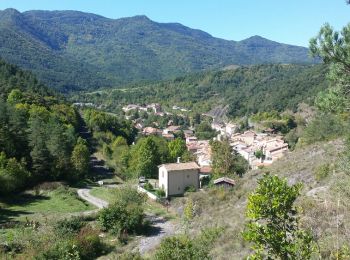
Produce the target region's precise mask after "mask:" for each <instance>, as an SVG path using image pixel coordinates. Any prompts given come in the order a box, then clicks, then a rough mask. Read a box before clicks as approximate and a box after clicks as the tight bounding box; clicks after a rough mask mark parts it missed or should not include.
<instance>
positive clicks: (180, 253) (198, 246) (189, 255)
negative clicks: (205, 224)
mask: <svg viewBox="0 0 350 260" xmlns="http://www.w3.org/2000/svg"><path fill="white" fill-rule="evenodd" d="M221 231H222V230H221V229H219V228H213V229H207V230H203V231H202V233H201V235H200V236H198V237H196V238H195V239H190V238H189V237H188V236H187V235H180V236H174V237H167V238H165V239H163V241H162V242H161V244H160V247H159V249H158V250H157V252H156V254H155V259H157V260H173V259H174V260H177V259H195V260H196V259H198V260H199V259H210V258H209V253H210V250H211V247H212V245H213V243H214V242H215V240H216V239H217V238H218V237H219V234H220V233H221Z"/></svg>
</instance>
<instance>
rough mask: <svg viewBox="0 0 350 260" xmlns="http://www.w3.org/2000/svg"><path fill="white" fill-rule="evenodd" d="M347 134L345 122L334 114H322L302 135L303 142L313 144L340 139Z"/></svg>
mask: <svg viewBox="0 0 350 260" xmlns="http://www.w3.org/2000/svg"><path fill="white" fill-rule="evenodd" d="M344 133H345V125H344V123H343V120H342V119H341V118H339V117H337V116H335V115H332V114H320V115H318V116H317V117H316V118H315V119H314V120H313V121H311V122H310V123H309V124H308V125H307V127H306V128H305V131H304V133H303V134H302V139H301V140H302V142H303V143H305V144H312V143H315V142H319V141H327V140H331V139H334V138H338V137H340V136H342V135H344Z"/></svg>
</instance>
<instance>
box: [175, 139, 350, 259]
mask: <svg viewBox="0 0 350 260" xmlns="http://www.w3.org/2000/svg"><path fill="white" fill-rule="evenodd" d="M343 148H344V146H343V142H342V141H341V140H336V141H331V142H325V143H319V144H314V145H310V146H307V147H302V148H298V149H296V150H295V151H293V152H290V153H288V154H287V156H286V157H284V158H282V159H281V160H279V161H278V162H276V163H275V164H273V165H272V166H271V167H268V168H264V169H260V170H256V171H250V172H248V173H247V174H246V175H245V176H244V177H243V178H240V179H237V186H236V187H235V188H234V189H233V190H232V191H224V190H221V189H208V190H205V191H203V192H197V193H192V194H188V195H187V196H189V197H191V198H192V200H193V201H194V203H195V209H196V217H195V218H194V220H193V223H192V224H191V227H190V232H191V233H197V232H199V230H201V229H202V228H206V227H212V226H222V227H225V231H224V232H223V234H222V236H221V237H220V239H219V240H218V241H217V243H216V245H215V247H214V249H213V250H212V252H211V254H212V256H213V258H214V259H243V258H244V257H245V256H247V255H248V254H249V244H247V243H246V242H245V241H243V239H242V237H241V232H242V231H243V228H244V223H245V221H246V219H245V208H246V203H247V198H248V195H249V193H250V192H252V191H253V190H254V189H255V187H256V185H257V179H258V178H259V177H260V176H262V174H263V173H265V172H270V173H271V174H275V175H278V176H280V177H283V178H287V179H288V182H289V183H290V184H294V183H297V182H302V183H303V184H304V188H303V191H302V194H301V196H300V198H299V200H298V202H297V205H298V207H299V208H300V216H301V223H302V225H303V226H304V227H306V228H310V229H311V231H312V233H313V234H314V236H315V238H316V239H317V241H318V244H319V246H320V248H321V254H322V256H323V258H326V259H329V258H330V257H331V256H330V255H331V252H332V251H333V253H334V251H335V250H336V247H337V245H339V246H340V247H341V246H342V245H343V244H344V243H346V242H347V241H350V176H348V175H346V174H344V173H343V172H341V170H340V167H338V163H339V161H340V160H338V159H339V156H340V154H341V152H342V151H343ZM326 164H327V165H329V166H330V167H329V169H330V172H329V173H328V174H324V176H322V178H319V177H317V174H315V173H316V172H317V170H319V169H320V168H322V166H323V165H326ZM186 199H187V198H186V197H185V198H177V199H174V200H173V201H172V205H173V207H174V208H175V209H176V210H177V212H178V214H179V215H181V213H182V209H183V206H184V204H185V202H186ZM338 199H339V206H338ZM337 216H338V221H339V226H338V232H337V225H336V223H337V222H336V221H337ZM347 243H349V242H347ZM348 246H350V245H348Z"/></svg>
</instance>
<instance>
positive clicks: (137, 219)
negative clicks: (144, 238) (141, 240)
mask: <svg viewBox="0 0 350 260" xmlns="http://www.w3.org/2000/svg"><path fill="white" fill-rule="evenodd" d="M116 195H117V196H116V201H115V202H114V203H113V204H111V205H110V206H109V207H108V208H105V209H103V210H101V212H100V215H99V218H98V221H99V223H100V225H101V227H102V229H103V230H104V231H108V232H111V233H112V234H115V235H118V236H119V239H120V240H123V239H124V236H126V235H127V234H128V233H129V232H136V231H138V230H139V229H140V228H141V227H142V225H143V219H144V207H143V203H144V202H145V197H144V196H143V195H141V194H139V193H138V192H137V190H136V189H133V188H129V187H126V188H122V189H119V190H118V191H117V192H116Z"/></svg>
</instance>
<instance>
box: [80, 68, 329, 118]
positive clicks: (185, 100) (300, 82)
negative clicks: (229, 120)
mask: <svg viewBox="0 0 350 260" xmlns="http://www.w3.org/2000/svg"><path fill="white" fill-rule="evenodd" d="M326 71H327V68H326V67H324V66H322V65H309V66H308V65H257V66H251V67H240V68H236V69H233V70H224V71H216V72H203V73H198V74H192V75H188V76H184V77H179V78H176V79H174V80H170V81H160V82H156V83H150V84H135V85H131V86H126V87H123V88H116V89H114V90H112V91H111V90H106V91H97V92H92V93H87V94H85V95H83V96H82V95H79V96H76V97H73V99H74V100H76V101H85V102H93V103H95V104H96V105H103V107H104V108H105V109H107V110H110V111H117V110H118V108H119V109H120V107H121V106H122V105H126V104H130V103H139V104H143V103H151V102H158V103H161V104H162V105H165V106H169V107H172V106H173V105H179V106H184V107H185V108H187V109H191V110H193V111H196V112H201V113H203V112H207V111H209V110H210V109H212V108H214V107H215V106H218V105H220V104H222V105H227V104H229V105H230V107H229V110H228V113H229V115H230V116H232V117H235V116H244V115H246V114H249V113H257V112H263V111H271V110H277V111H284V110H286V109H291V110H295V109H296V108H297V105H298V104H299V103H301V102H306V103H309V104H313V101H314V98H315V96H316V94H317V93H318V92H319V91H321V90H324V89H325V88H326V87H327V84H328V83H327V81H326V79H325V73H326Z"/></svg>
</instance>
